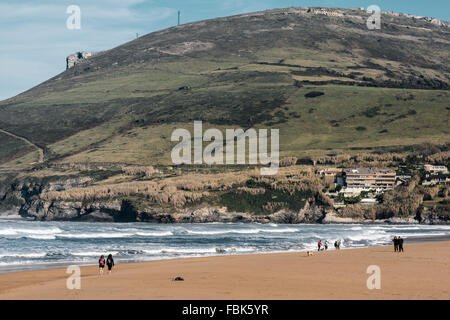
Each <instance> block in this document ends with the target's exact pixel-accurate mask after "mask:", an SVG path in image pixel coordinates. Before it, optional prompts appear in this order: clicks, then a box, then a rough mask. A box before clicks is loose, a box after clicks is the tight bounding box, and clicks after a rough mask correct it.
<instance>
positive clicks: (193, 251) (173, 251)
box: [142, 247, 255, 254]
mask: <svg viewBox="0 0 450 320" xmlns="http://www.w3.org/2000/svg"><path fill="white" fill-rule="evenodd" d="M221 249H222V250H225V253H233V252H253V251H255V249H253V248H245V247H226V248H220V247H218V248H216V247H208V248H161V249H152V250H148V249H144V250H142V251H143V252H144V253H146V254H165V253H169V254H215V253H218V251H220V250H221Z"/></svg>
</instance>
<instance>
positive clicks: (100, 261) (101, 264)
mask: <svg viewBox="0 0 450 320" xmlns="http://www.w3.org/2000/svg"><path fill="white" fill-rule="evenodd" d="M98 268H99V270H100V275H101V276H102V275H103V269H104V268H105V256H104V255H101V257H100V259H98Z"/></svg>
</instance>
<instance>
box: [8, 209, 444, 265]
mask: <svg viewBox="0 0 450 320" xmlns="http://www.w3.org/2000/svg"><path fill="white" fill-rule="evenodd" d="M394 236H401V237H404V238H406V239H407V240H408V239H415V238H423V237H435V236H450V226H441V225H436V226H434V225H431V226H429V225H392V224H369V225H367V224H364V225H363V224H325V225H323V224H298V225H285V224H273V223H271V224H259V223H202V224H151V223H89V222H38V221H28V220H19V219H4V218H2V219H0V272H2V273H4V272H14V271H22V270H37V269H45V268H49V267H60V266H65V265H80V266H84V265H95V264H97V261H98V259H99V257H100V255H105V256H106V255H108V254H112V255H113V257H114V259H115V261H116V263H126V262H139V261H153V260H164V259H179V258H190V257H206V256H217V255H235V254H255V253H271V252H296V251H298V252H300V251H309V250H317V242H318V241H319V240H322V242H325V241H328V242H329V250H334V241H336V240H338V239H340V240H341V243H342V249H347V248H362V247H370V246H379V245H386V244H391V243H392V238H393V237H394ZM407 242H408V241H406V243H407Z"/></svg>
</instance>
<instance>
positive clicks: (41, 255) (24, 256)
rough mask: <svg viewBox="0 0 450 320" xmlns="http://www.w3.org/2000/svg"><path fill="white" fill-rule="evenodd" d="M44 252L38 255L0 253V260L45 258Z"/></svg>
mask: <svg viewBox="0 0 450 320" xmlns="http://www.w3.org/2000/svg"><path fill="white" fill-rule="evenodd" d="M46 254H47V253H46V252H39V253H12V252H7V253H1V254H0V258H43V257H45V256H46Z"/></svg>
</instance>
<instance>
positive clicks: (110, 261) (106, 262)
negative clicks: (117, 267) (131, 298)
mask: <svg viewBox="0 0 450 320" xmlns="http://www.w3.org/2000/svg"><path fill="white" fill-rule="evenodd" d="M105 265H107V266H108V274H111V270H112V268H113V267H114V259H113V257H112V254H110V255H109V256H108V258H107V259H106V260H105V256H104V255H101V257H100V259H98V267H99V270H100V275H103V269H104V268H105Z"/></svg>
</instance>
